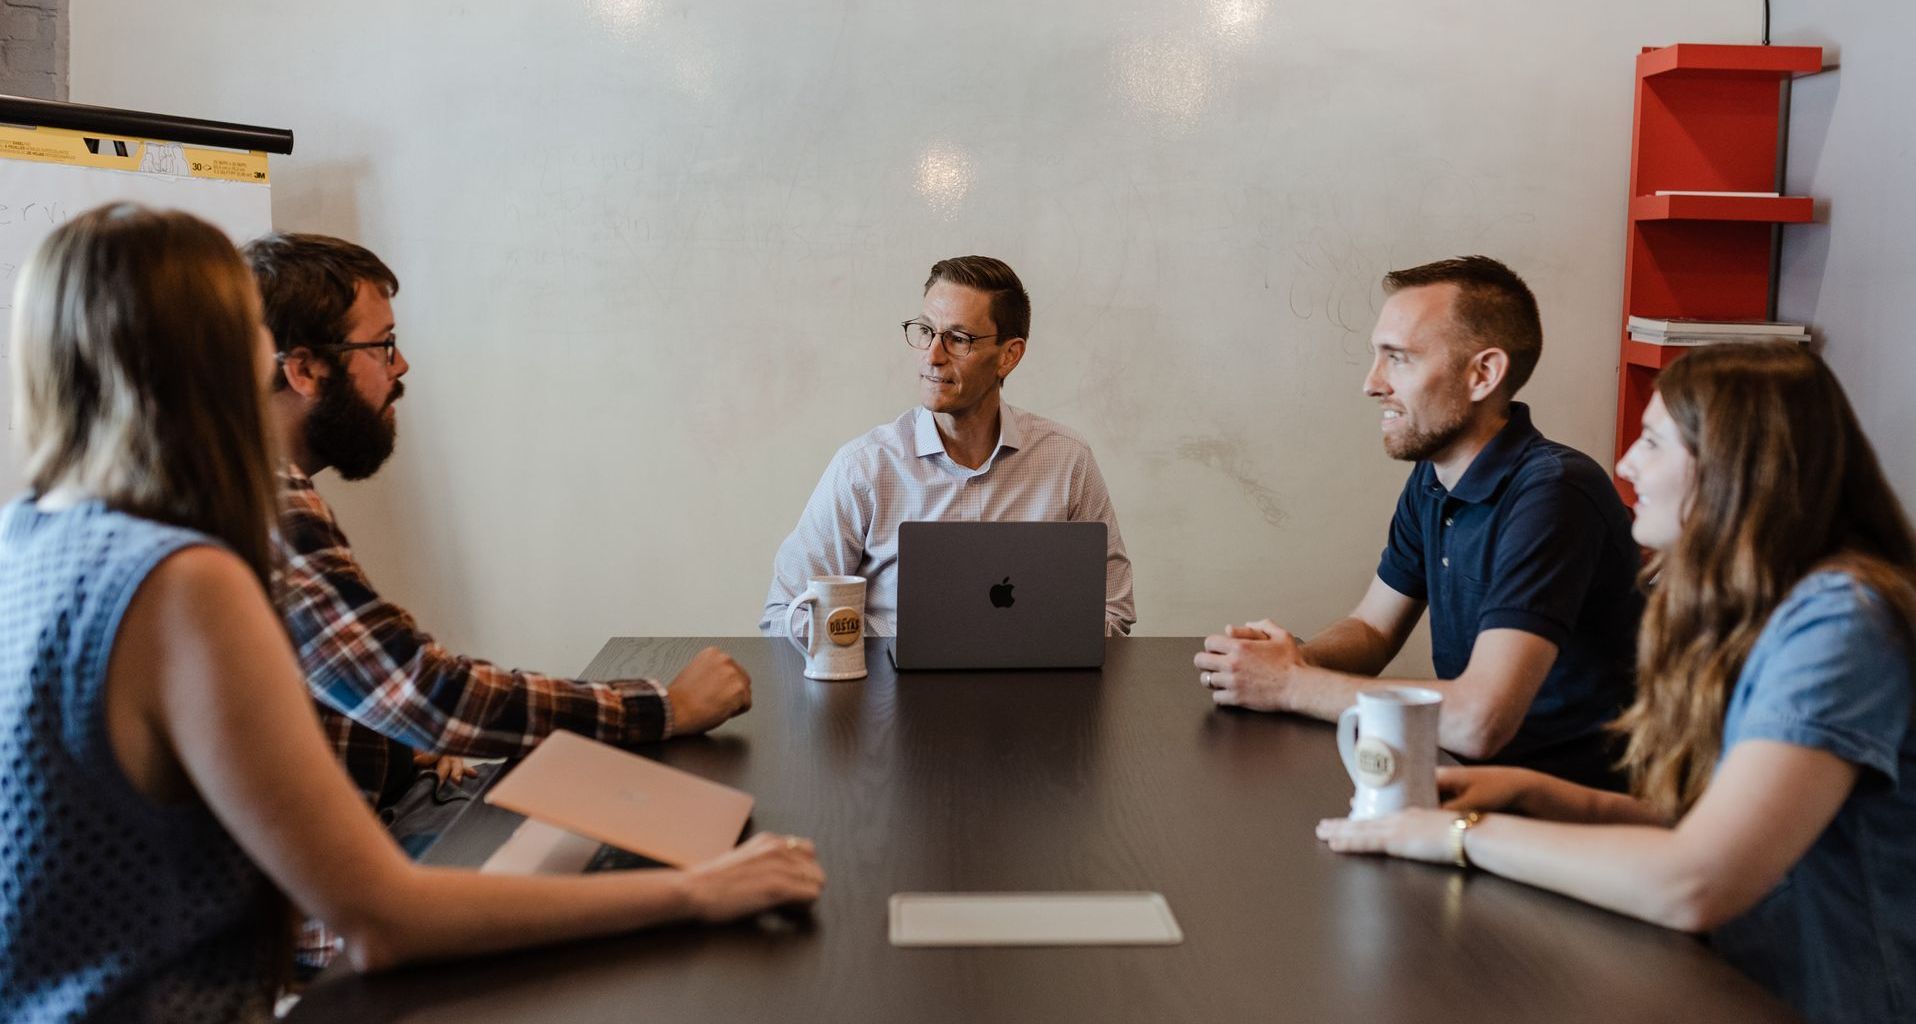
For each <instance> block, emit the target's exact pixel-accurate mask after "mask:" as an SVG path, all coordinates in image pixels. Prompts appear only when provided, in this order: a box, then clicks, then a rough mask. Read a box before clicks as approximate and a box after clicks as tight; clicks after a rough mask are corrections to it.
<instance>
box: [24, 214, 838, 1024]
mask: <svg viewBox="0 0 1916 1024" xmlns="http://www.w3.org/2000/svg"><path fill="white" fill-rule="evenodd" d="M16 296H17V297H16V302H15V320H14V328H13V358H14V362H13V387H14V400H15V408H16V410H17V415H18V417H19V421H18V422H19V433H18V434H17V435H16V440H17V442H18V443H19V444H20V445H21V450H22V452H23V454H24V456H25V470H26V474H27V478H28V480H29V481H30V486H31V491H30V493H29V494H27V495H26V496H25V497H23V498H20V499H19V500H17V501H15V502H13V503H12V504H11V505H9V506H7V508H6V509H5V511H4V513H3V514H0V764H3V765H5V766H6V767H5V769H4V770H3V771H0V1019H5V1020H33V1021H81V1020H86V1021H90V1020H100V1021H107V1020H112V1021H121V1020H142V1021H168V1020H192V1021H219V1020H252V1019H264V1018H266V1017H267V1016H269V1012H268V1007H269V1000H270V997H271V988H272V980H273V978H274V977H275V976H276V975H277V973H278V972H279V971H280V970H281V969H282V968H283V967H284V965H285V960H284V958H283V957H284V953H285V951H286V948H287V946H288V941H287V940H288V939H289V938H290V932H289V927H290V925H289V922H288V918H287V913H288V909H289V908H288V907H287V902H288V901H290V902H291V903H293V904H296V905H298V906H299V907H302V908H304V909H306V910H309V911H311V912H312V913H313V914H315V915H316V916H318V917H320V918H321V919H323V920H325V921H326V922H328V923H329V924H330V925H332V926H333V928H334V929H335V930H336V931H338V933H339V934H340V935H342V936H343V937H344V939H345V948H346V952H347V954H348V956H349V957H350V958H351V961H352V963H353V964H354V965H355V966H357V967H358V968H360V969H362V970H367V969H377V968H383V967H389V966H392V965H395V964H402V963H407V962H412V961H419V960H430V959H438V958H446V957H456V956H462V955H466V954H472V953H482V952H487V951H493V950H501V949H508V948H513V947H519V946H529V945H533V944H536V943H546V942H554V941H559V940H563V939H575V938H582V937H587V936H595V935H605V934H610V933H614V932H620V931H625V930H629V929H633V928H639V927H643V926H646V925H651V924H656V923H660V922H664V921H670V920H676V919H687V918H691V919H699V920H706V921H720V920H725V919H728V918H735V917H739V916H741V915H745V914H749V913H753V912H755V911H758V910H761V909H764V908H766V907H770V906H773V905H776V904H781V903H787V902H797V901H807V900H811V899H813V898H814V897H815V896H816V895H817V894H818V892H819V888H820V886H822V885H823V884H824V876H823V874H822V873H821V872H820V870H819V867H818V863H817V861H816V859H815V858H814V856H813V852H812V846H811V844H810V843H809V842H807V841H805V840H802V839H796V838H792V837H786V836H772V835H762V836H759V837H756V838H755V839H754V840H752V841H751V842H748V843H746V844H745V845H743V846H742V847H740V848H739V849H737V850H734V851H733V852H731V853H730V854H727V855H726V856H724V857H721V858H719V859H717V860H715V861H712V862H710V863H707V864H703V865H699V866H697V867H694V868H692V869H689V870H685V871H671V870H658V871H634V872H614V873H606V874H599V875H592V876H581V877H568V878H508V877H499V876H480V875H477V874H473V873H469V872H461V871H447V870H434V869H428V868H422V867H419V866H417V865H415V864H413V863H412V862H411V861H409V860H407V859H406V857H405V855H404V854H403V853H401V852H400V850H399V848H398V847H397V846H396V845H395V844H394V843H393V841H392V840H391V839H390V838H389V837H388V836H387V834H386V832H385V831H384V830H383V829H382V828H381V827H380V826H379V823H378V822H377V821H376V820H375V819H374V818H373V815H372V813H371V812H370V811H369V810H368V809H367V807H366V805H365V802H364V801H363V800H362V799H360V797H359V795H358V794H357V792H356V791H355V790H354V789H353V787H352V786H351V784H350V783H349V782H348V781H347V778H346V776H345V774H344V773H343V772H342V771H341V769H340V767H339V765H338V763H337V762H336V761H335V760H334V758H333V755H332V752H331V750H330V749H329V748H328V747H327V745H326V742H325V740H324V738H323V736H322V735H321V732H320V729H319V727H318V723H317V720H316V719H315V717H314V713H313V706H312V702H311V700H310V699H309V698H308V697H307V695H306V688H305V685H304V683H303V682H302V680H301V678H300V674H299V666H298V663H297V662H296V661H295V659H294V655H293V651H292V649H291V647H290V645H289V644H288V641H287V639H286V634H285V632H284V630H283V628H282V627H281V625H280V623H279V621H278V620H277V619H276V618H275V617H274V614H273V609H272V606H271V605H270V604H269V603H268V601H267V596H266V590H265V583H266V579H267V571H268V564H267V562H268V551H269V548H268V540H267V527H268V523H269V522H270V520H271V516H272V514H273V476H272V471H271V461H270V457H269V450H268V444H267V439H266V437H265V433H264V431H265V420H264V418H263V414H262V411H261V397H262V392H263V389H264V388H265V387H266V386H267V383H268V381H269V374H270V373H271V370H272V351H273V348H272V343H271V339H270V338H269V337H268V336H267V334H266V332H265V330H264V329H263V328H262V327H261V326H260V309H259V299H258V297H257V295H256V293H255V291H254V286H253V280H252V275H251V273H250V272H249V271H248V269H247V267H246V265H245V264H244V263H242V262H241V260H240V257H239V255H238V253H236V252H235V251H234V249H233V247H232V245H231V244H229V243H228V242H227V240H226V239H225V237H224V236H222V235H221V234H220V233H219V232H218V231H217V230H216V229H214V228H213V227H211V226H209V225H207V224H205V223H203V222H200V221H198V220H195V219H193V218H191V217H189V216H187V215H185V214H179V213H154V212H150V211H147V210H144V209H141V208H138V207H133V206H127V205H118V206H111V207H105V208H101V209H98V210H94V211H91V212H89V213H86V214H83V215H82V216H80V217H78V218H76V219H75V220H73V221H71V222H70V223H68V224H66V225H65V226H63V227H62V228H60V229H59V230H57V231H55V232H54V234H53V235H52V236H51V237H50V238H49V239H48V240H47V242H46V243H45V244H44V245H43V246H42V247H41V248H40V250H39V251H38V252H37V253H36V254H35V256H34V257H33V259H32V260H31V262H30V263H29V264H28V266H27V267H26V269H25V271H24V273H23V275H22V278H21V281H20V285H19V288H18V291H17V293H16ZM282 893H283V894H284V895H283V896H281V894H282Z"/></svg>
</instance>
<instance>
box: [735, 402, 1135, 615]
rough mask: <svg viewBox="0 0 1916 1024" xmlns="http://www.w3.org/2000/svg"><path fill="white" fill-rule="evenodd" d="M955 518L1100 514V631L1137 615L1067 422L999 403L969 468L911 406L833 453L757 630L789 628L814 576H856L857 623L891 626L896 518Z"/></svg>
mask: <svg viewBox="0 0 1916 1024" xmlns="http://www.w3.org/2000/svg"><path fill="white" fill-rule="evenodd" d="M921 520H947V521H956V522H1003V521H1030V520H1046V521H1065V522H1101V523H1103V524H1105V527H1106V528H1107V530H1108V536H1109V545H1110V546H1109V549H1108V551H1107V553H1106V555H1105V563H1104V582H1105V604H1104V618H1105V631H1106V632H1118V633H1129V632H1130V631H1131V626H1132V625H1133V624H1134V623H1135V622H1136V621H1137V612H1136V609H1135V605H1134V604H1133V603H1132V599H1131V559H1130V558H1129V557H1128V556H1126V555H1125V553H1124V538H1123V537H1122V536H1120V535H1119V533H1118V517H1117V513H1116V512H1115V511H1113V509H1112V508H1111V493H1110V491H1108V490H1106V488H1105V484H1104V477H1103V476H1102V475H1101V474H1100V473H1099V472H1098V463H1097V460H1095V459H1093V458H1092V457H1091V446H1090V445H1088V444H1086V443H1085V442H1084V439H1083V438H1081V437H1079V436H1078V435H1077V434H1075V433H1073V432H1072V431H1071V430H1070V429H1068V428H1066V427H1064V426H1062V425H1060V424H1057V423H1054V422H1052V421H1051V420H1048V419H1045V418H1044V417H1042V416H1037V415H1033V414H1032V413H1028V412H1024V411H1023V410H1020V409H1014V408H1012V407H1011V406H1009V405H1002V406H1000V407H999V427H998V446H997V448H995V449H993V451H992V453H991V457H990V458H988V459H986V460H985V462H984V465H982V466H979V467H978V468H977V469H967V468H965V467H964V466H961V465H959V464H958V463H957V462H955V461H953V460H952V458H951V456H949V455H947V454H945V443H944V441H943V440H942V439H941V438H939V436H938V425H937V424H936V423H935V422H934V421H933V420H932V414H931V412H930V411H929V410H926V409H924V408H922V407H920V408H916V409H912V410H910V411H909V412H906V413H905V414H904V415H902V416H900V417H898V418H897V419H895V420H893V421H892V422H890V423H887V424H885V425H884V426H881V427H877V428H874V429H873V430H871V431H870V432H869V433H867V434H865V435H864V436H862V437H859V438H858V439H856V440H854V441H852V442H851V443H849V444H847V445H845V446H844V447H843V448H840V449H839V450H838V454H836V455H834V456H832V461H831V464H830V465H828V466H826V467H825V475H824V476H823V477H821V478H820V479H819V481H818V486H817V488H815V489H814V490H813V491H812V497H811V500H810V501H807V502H806V503H805V511H804V513H803V514H802V515H800V516H799V519H798V526H797V527H796V528H794V529H793V530H792V534H791V536H789V537H787V538H785V543H783V544H780V545H779V547H778V555H777V557H776V558H774V559H773V560H772V586H771V589H770V590H769V591H767V592H766V595H765V615H764V617H763V618H761V619H760V620H759V624H758V628H759V632H761V633H764V634H766V635H768V636H778V635H783V634H784V633H785V631H786V610H787V607H788V606H789V605H790V604H791V602H792V601H793V600H794V599H796V598H797V597H798V595H799V594H801V593H804V591H805V585H806V583H807V582H808V581H809V580H810V579H811V578H812V577H814V576H863V577H865V579H866V580H867V584H866V590H865V623H866V631H867V632H869V633H871V634H874V635H877V636H891V635H893V634H894V633H896V632H897V622H898V524H900V523H905V522H916V521H921Z"/></svg>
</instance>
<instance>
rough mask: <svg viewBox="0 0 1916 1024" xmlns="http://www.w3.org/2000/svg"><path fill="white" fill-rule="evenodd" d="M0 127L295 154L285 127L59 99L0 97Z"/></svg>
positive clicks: (288, 132)
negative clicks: (67, 101) (212, 119)
mask: <svg viewBox="0 0 1916 1024" xmlns="http://www.w3.org/2000/svg"><path fill="white" fill-rule="evenodd" d="M0 122H6V123H9V124H17V125H23V126H25V127H29V128H34V127H43V128H66V129H69V130H71V131H76V132H99V133H101V134H102V135H128V136H133V137H135V138H141V139H155V140H158V141H163V142H189V143H193V144H195V145H200V146H223V147H225V148H227V149H247V150H253V149H258V150H264V151H266V152H268V153H291V152H292V151H293V133H292V131H291V130H290V129H287V128H261V127H258V126H257V125H250V124H228V123H227V122H225V121H203V120H201V119H199V118H197V117H176V116H174V115H172V114H147V113H142V112H140V111H138V110H117V109H115V108H113V107H90V106H87V105H86V104H84V103H61V102H59V101H57V100H36V99H28V98H27V97H25V96H0Z"/></svg>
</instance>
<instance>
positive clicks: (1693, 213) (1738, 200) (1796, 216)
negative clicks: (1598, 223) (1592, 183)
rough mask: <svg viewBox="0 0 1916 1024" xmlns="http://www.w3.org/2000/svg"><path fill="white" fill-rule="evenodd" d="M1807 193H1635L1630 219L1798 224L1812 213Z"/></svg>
mask: <svg viewBox="0 0 1916 1024" xmlns="http://www.w3.org/2000/svg"><path fill="white" fill-rule="evenodd" d="M1815 206H1816V204H1815V201H1814V200H1812V199H1810V197H1809V196H1637V197H1636V198H1634V199H1632V200H1630V219H1631V220H1760V221H1764V222H1766V223H1770V224H1801V223H1805V222H1807V221H1809V220H1810V218H1811V217H1813V216H1814V215H1815Z"/></svg>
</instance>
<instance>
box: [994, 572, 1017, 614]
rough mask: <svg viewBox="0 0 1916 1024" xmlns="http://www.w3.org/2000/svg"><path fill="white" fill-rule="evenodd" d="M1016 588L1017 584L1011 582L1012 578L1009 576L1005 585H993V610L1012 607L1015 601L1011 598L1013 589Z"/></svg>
mask: <svg viewBox="0 0 1916 1024" xmlns="http://www.w3.org/2000/svg"><path fill="white" fill-rule="evenodd" d="M1014 586H1017V584H1015V583H1013V582H1011V577H1009V576H1006V577H1005V581H1004V582H1003V583H993V584H992V585H991V606H992V607H993V608H1009V607H1011V605H1012V603H1013V602H1014V601H1015V599H1014V598H1013V597H1012V596H1011V588H1012V587H1014Z"/></svg>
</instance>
